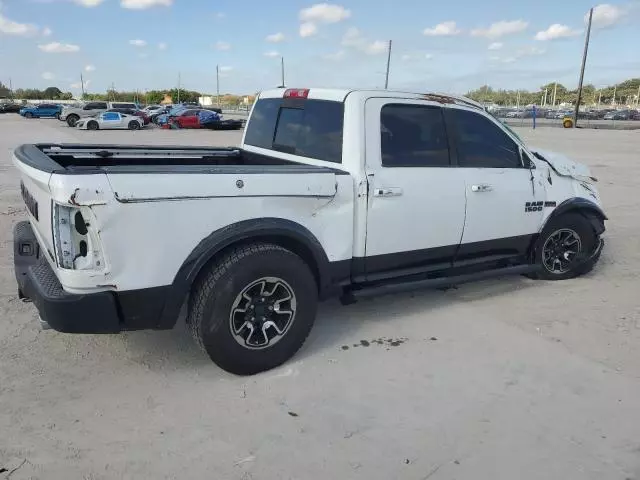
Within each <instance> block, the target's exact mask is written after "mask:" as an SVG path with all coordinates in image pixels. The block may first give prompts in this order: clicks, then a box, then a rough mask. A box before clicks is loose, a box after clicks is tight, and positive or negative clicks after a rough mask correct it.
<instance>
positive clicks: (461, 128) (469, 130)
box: [448, 109, 522, 168]
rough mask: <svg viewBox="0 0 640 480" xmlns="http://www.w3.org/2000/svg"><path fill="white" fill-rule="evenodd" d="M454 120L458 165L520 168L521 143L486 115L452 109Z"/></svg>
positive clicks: (450, 114) (451, 115) (451, 114)
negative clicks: (515, 140)
mask: <svg viewBox="0 0 640 480" xmlns="http://www.w3.org/2000/svg"><path fill="white" fill-rule="evenodd" d="M448 115H449V117H448V118H450V119H451V120H452V121H453V122H454V124H455V127H456V132H457V133H456V138H457V150H458V165H459V166H460V167H469V168H521V167H522V162H521V161H520V155H519V153H518V145H517V144H516V142H514V141H513V140H512V139H511V138H510V137H509V136H508V135H507V134H506V133H505V132H504V131H502V130H501V129H500V128H499V127H498V126H497V125H496V124H495V123H493V122H492V121H491V120H489V119H488V118H486V117H485V116H484V115H481V114H478V113H475V112H471V111H469V110H460V109H450V110H449V112H448Z"/></svg>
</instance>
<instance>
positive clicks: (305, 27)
mask: <svg viewBox="0 0 640 480" xmlns="http://www.w3.org/2000/svg"><path fill="white" fill-rule="evenodd" d="M316 33H318V27H316V24H315V23H312V22H305V23H303V24H301V25H300V36H301V37H303V38H305V37H311V36H313V35H315V34H316Z"/></svg>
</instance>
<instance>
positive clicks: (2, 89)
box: [0, 82, 11, 98]
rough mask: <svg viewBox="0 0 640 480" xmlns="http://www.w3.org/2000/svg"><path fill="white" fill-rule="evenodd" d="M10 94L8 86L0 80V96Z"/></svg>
mask: <svg viewBox="0 0 640 480" xmlns="http://www.w3.org/2000/svg"><path fill="white" fill-rule="evenodd" d="M10 96H11V90H9V87H7V86H5V85H4V84H3V83H2V82H0V98H8V97H10Z"/></svg>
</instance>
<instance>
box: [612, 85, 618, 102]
mask: <svg viewBox="0 0 640 480" xmlns="http://www.w3.org/2000/svg"><path fill="white" fill-rule="evenodd" d="M617 90H618V85H614V86H613V99H612V100H611V105H613V106H614V107H615V105H616V91H617Z"/></svg>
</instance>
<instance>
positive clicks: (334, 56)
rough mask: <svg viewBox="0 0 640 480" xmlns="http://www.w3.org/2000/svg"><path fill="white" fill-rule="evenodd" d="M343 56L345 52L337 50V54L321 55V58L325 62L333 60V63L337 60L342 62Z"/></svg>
mask: <svg viewBox="0 0 640 480" xmlns="http://www.w3.org/2000/svg"><path fill="white" fill-rule="evenodd" d="M344 56H345V51H344V50H338V51H337V52H334V53H327V54H325V55H323V58H324V59H325V60H333V61H338V60H342V59H343V58H344Z"/></svg>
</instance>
